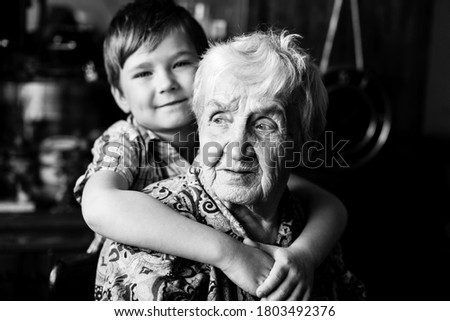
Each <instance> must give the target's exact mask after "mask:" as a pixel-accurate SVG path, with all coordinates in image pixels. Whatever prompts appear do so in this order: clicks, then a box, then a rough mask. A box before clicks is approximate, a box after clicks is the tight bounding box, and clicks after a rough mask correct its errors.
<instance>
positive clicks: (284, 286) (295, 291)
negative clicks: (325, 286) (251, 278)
mask: <svg viewBox="0 0 450 321" xmlns="http://www.w3.org/2000/svg"><path fill="white" fill-rule="evenodd" d="M244 243H245V244H247V245H251V246H254V247H256V248H259V249H261V250H263V251H265V252H266V253H268V254H269V255H270V256H272V257H273V259H274V260H275V263H274V265H273V268H272V270H271V271H270V274H269V276H268V277H267V279H266V280H265V281H264V283H263V284H261V286H259V287H258V289H257V290H256V295H257V296H258V297H260V298H261V300H262V301H265V300H308V299H309V297H310V295H311V291H312V286H313V282H314V266H313V263H312V260H311V255H310V254H309V253H308V252H307V251H304V252H300V251H295V253H294V251H292V250H291V249H290V248H283V247H278V246H274V245H268V244H263V243H258V242H254V241H252V240H250V239H245V240H244Z"/></svg>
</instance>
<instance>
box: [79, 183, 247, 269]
mask: <svg viewBox="0 0 450 321" xmlns="http://www.w3.org/2000/svg"><path fill="white" fill-rule="evenodd" d="M86 191H87V192H88V193H86ZM86 195H87V196H86ZM82 205H83V215H84V216H85V219H86V222H87V223H88V225H89V226H90V227H91V229H93V230H94V231H95V232H97V233H99V234H101V235H104V236H105V237H107V238H109V239H112V240H114V241H117V242H120V243H124V244H129V245H132V246H137V247H142V248H147V249H151V250H155V251H158V252H162V253H167V254H171V255H176V256H180V257H184V258H186V259H190V260H195V261H199V262H203V263H208V264H212V265H214V266H217V267H219V268H221V267H222V266H223V265H225V264H226V261H227V260H228V258H229V256H230V255H233V252H234V251H235V249H236V247H238V246H239V244H238V243H239V242H238V241H236V240H234V239H233V238H231V237H229V236H228V235H226V234H225V233H222V232H220V231H217V230H214V229H213V228H211V227H209V226H207V225H204V224H200V223H197V222H195V221H193V220H191V219H188V218H186V217H184V216H182V215H180V214H179V213H177V212H175V211H174V210H172V209H171V208H169V207H168V206H166V205H164V204H162V203H161V202H159V201H157V200H156V199H154V198H152V197H150V196H148V195H146V194H144V193H141V192H136V191H129V190H108V189H106V190H105V189H103V190H100V191H96V192H95V193H92V191H91V192H90V191H89V186H88V185H86V190H85V192H84V196H83V204H82Z"/></svg>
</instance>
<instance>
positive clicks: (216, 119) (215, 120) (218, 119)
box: [211, 113, 227, 126]
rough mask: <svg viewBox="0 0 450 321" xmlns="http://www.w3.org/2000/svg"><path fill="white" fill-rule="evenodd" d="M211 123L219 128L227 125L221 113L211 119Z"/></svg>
mask: <svg viewBox="0 0 450 321" xmlns="http://www.w3.org/2000/svg"><path fill="white" fill-rule="evenodd" d="M211 123H213V124H214V125H218V126H224V125H225V124H226V123H227V119H226V117H225V116H224V115H223V114H222V113H219V114H215V115H214V116H213V117H212V118H211Z"/></svg>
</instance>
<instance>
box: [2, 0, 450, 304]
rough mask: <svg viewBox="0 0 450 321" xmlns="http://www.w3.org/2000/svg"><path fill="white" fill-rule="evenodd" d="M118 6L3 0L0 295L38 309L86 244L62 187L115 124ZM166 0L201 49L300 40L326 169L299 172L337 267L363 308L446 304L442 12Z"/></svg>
mask: <svg viewBox="0 0 450 321" xmlns="http://www.w3.org/2000/svg"><path fill="white" fill-rule="evenodd" d="M127 2H129V1H126V0H16V1H2V2H0V115H1V117H0V167H1V169H2V170H1V171H0V289H1V291H0V300H46V299H48V298H49V296H48V276H49V272H50V269H51V267H52V265H53V264H54V262H55V260H57V259H58V258H59V257H62V256H65V255H68V254H73V253H81V252H83V251H85V249H86V248H87V245H88V244H89V242H90V240H91V237H92V232H91V231H90V230H89V229H88V228H87V227H86V225H85V224H84V222H83V220H82V217H81V214H80V208H79V206H78V205H77V204H76V203H75V201H74V200H73V198H72V194H71V190H72V187H73V185H74V181H75V179H76V178H77V177H78V176H79V175H81V174H82V173H83V170H84V168H85V166H86V165H87V163H88V162H89V159H90V154H89V153H90V146H91V144H92V142H93V140H94V139H95V138H96V137H97V136H98V135H99V134H100V133H101V132H102V130H104V129H105V128H106V127H107V126H108V125H109V124H111V123H112V122H114V121H116V120H118V119H120V118H124V117H125V115H124V114H122V112H121V111H120V110H119V108H117V106H116V105H115V103H114V101H113V99H112V97H111V95H110V91H109V86H108V84H107V81H106V76H105V71H104V68H103V61H102V41H103V35H104V32H105V30H106V28H107V26H108V24H109V22H110V20H111V19H112V16H113V15H114V13H115V12H116V11H117V10H118V9H119V8H120V7H121V6H122V5H124V4H126V3H127ZM178 2H179V3H180V4H181V5H183V6H185V7H186V8H188V9H189V10H190V11H191V12H192V14H193V15H194V16H195V17H196V19H198V21H199V22H200V23H201V24H202V26H203V27H204V29H205V31H206V33H207V35H208V36H209V38H210V39H212V40H223V39H227V38H229V37H231V36H233V35H235V34H239V33H242V32H247V31H252V30H255V29H265V28H268V27H269V26H274V27H277V28H284V29H287V30H289V31H292V32H296V33H299V34H301V35H302V36H303V47H305V48H308V50H309V52H310V53H311V55H312V56H313V57H315V59H316V62H317V64H318V65H320V67H321V70H322V72H323V79H324V82H325V84H326V86H327V90H328V93H329V97H330V106H329V110H328V129H327V130H328V132H329V133H332V135H324V136H323V137H322V138H321V142H322V143H323V144H324V146H325V147H327V148H325V150H326V151H327V152H328V153H322V154H321V157H322V158H321V159H323V162H322V163H320V164H318V163H315V164H316V165H317V166H309V168H302V169H298V170H297V171H298V172H299V173H300V174H302V175H304V176H305V177H307V178H309V179H310V180H312V181H314V182H316V183H318V184H320V185H321V186H323V187H325V188H326V189H328V190H330V191H332V192H333V193H334V194H336V195H337V196H338V197H340V198H341V200H342V201H343V202H344V203H345V205H346V206H347V209H348V211H349V225H348V228H347V231H346V233H345V235H344V236H343V239H342V243H343V245H344V255H345V258H346V260H347V262H348V264H349V266H350V268H351V269H352V270H353V271H354V272H355V274H357V275H358V276H359V277H361V278H362V279H363V280H364V282H365V283H366V285H367V288H368V291H369V299H371V300H449V299H450V294H449V291H448V288H449V286H450V276H449V274H448V271H450V201H449V199H450V198H449V195H450V64H449V63H448V61H447V59H448V57H450V33H449V32H448V30H450V19H448V18H449V17H450V2H449V1H447V0H431V1H430V0H428V1H425V0H378V1H369V0H360V1H353V0H343V1H340V0H336V1H334V0H233V1H219V0H198V1H196V0H179V1H178ZM330 22H331V23H330ZM342 141H347V143H346V144H345V145H343V144H342V143H340V142H342ZM318 165H321V166H318Z"/></svg>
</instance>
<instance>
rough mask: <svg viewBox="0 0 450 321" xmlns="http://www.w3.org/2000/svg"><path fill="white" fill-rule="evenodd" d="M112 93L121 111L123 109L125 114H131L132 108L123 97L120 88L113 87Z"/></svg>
mask: <svg viewBox="0 0 450 321" xmlns="http://www.w3.org/2000/svg"><path fill="white" fill-rule="evenodd" d="M111 93H112V95H113V97H114V100H115V101H116V104H117V105H118V106H119V107H120V109H122V111H123V112H124V113H126V114H128V113H129V112H130V106H128V101H127V99H126V98H125V97H124V96H123V95H122V92H121V91H120V90H119V89H118V88H116V87H114V86H111Z"/></svg>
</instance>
